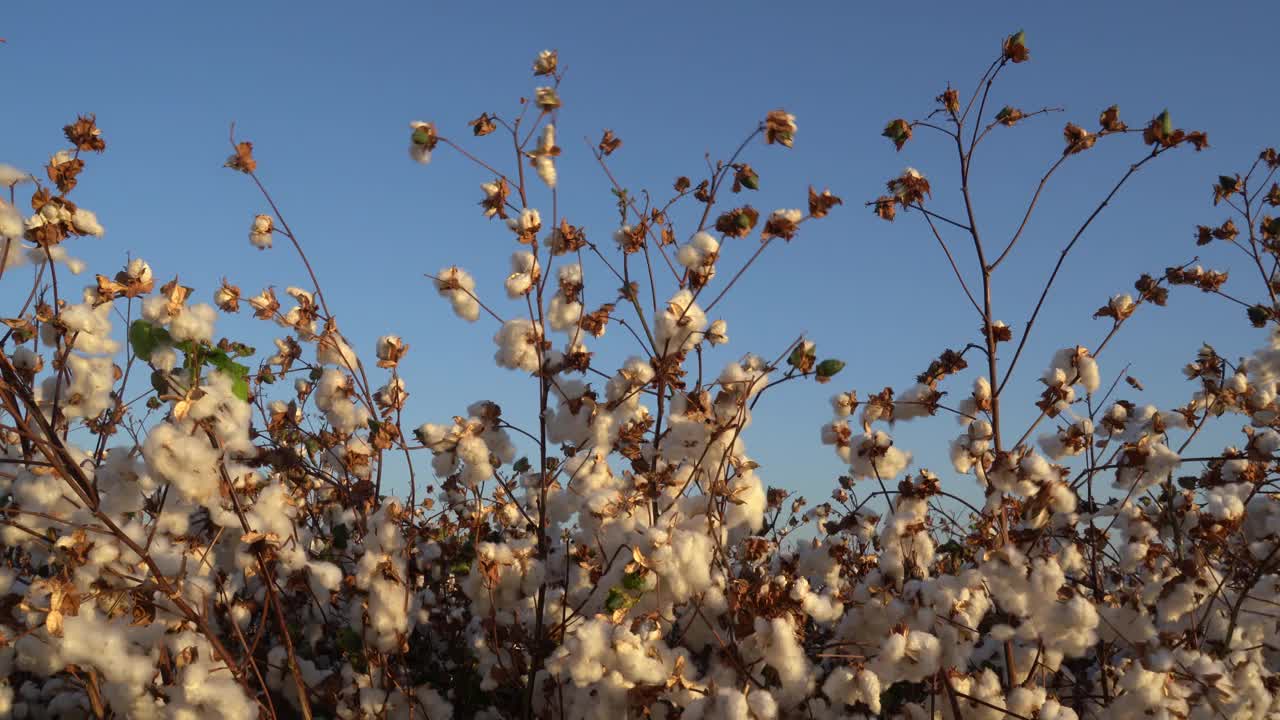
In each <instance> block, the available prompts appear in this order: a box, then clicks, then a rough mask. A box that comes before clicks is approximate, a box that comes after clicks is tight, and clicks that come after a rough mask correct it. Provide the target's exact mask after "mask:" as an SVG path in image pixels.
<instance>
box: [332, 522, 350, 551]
mask: <svg viewBox="0 0 1280 720" xmlns="http://www.w3.org/2000/svg"><path fill="white" fill-rule="evenodd" d="M350 537H351V531H350V530H348V529H347V526H346V525H342V524H338V525H334V526H333V546H334V547H336V548H338V549H339V550H346V549H347V540H348V539H350Z"/></svg>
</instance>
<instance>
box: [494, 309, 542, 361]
mask: <svg viewBox="0 0 1280 720" xmlns="http://www.w3.org/2000/svg"><path fill="white" fill-rule="evenodd" d="M542 341H543V335H542V330H541V328H540V327H539V326H537V325H535V324H534V323H533V322H532V321H530V320H527V319H525V318H516V319H514V320H508V321H507V322H505V323H503V325H502V329H500V330H498V332H497V333H496V334H495V335H494V336H493V342H494V344H495V345H497V346H498V350H497V352H495V353H494V356H493V357H494V360H495V361H497V363H498V367H504V368H509V369H511V370H524V371H526V372H535V371H537V369H538V365H539V362H540V349H541V344H542Z"/></svg>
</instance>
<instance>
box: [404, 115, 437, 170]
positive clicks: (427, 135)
mask: <svg viewBox="0 0 1280 720" xmlns="http://www.w3.org/2000/svg"><path fill="white" fill-rule="evenodd" d="M409 129H410V130H412V131H413V133H412V135H410V138H409V157H410V158H411V159H412V160H413V161H414V162H416V163H418V164H420V165H426V164H427V163H430V162H431V151H432V149H433V148H434V147H435V127H434V126H433V125H432V124H431V123H428V122H422V121H421V120H414V121H413V122H411V123H409Z"/></svg>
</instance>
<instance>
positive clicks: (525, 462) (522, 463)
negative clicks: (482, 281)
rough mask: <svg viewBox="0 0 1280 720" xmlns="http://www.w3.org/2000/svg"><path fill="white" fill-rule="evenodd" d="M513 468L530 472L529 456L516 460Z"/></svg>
mask: <svg viewBox="0 0 1280 720" xmlns="http://www.w3.org/2000/svg"><path fill="white" fill-rule="evenodd" d="M511 469H512V470H515V471H516V472H518V473H522V472H529V458H527V457H522V458H520V459H519V460H516V462H515V464H514V465H512V466H511Z"/></svg>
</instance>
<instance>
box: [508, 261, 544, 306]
mask: <svg viewBox="0 0 1280 720" xmlns="http://www.w3.org/2000/svg"><path fill="white" fill-rule="evenodd" d="M540 275H541V271H540V270H539V268H538V259H537V258H535V257H534V256H533V253H531V252H529V251H528V250H521V251H518V252H515V253H512V255H511V274H510V275H508V276H507V282H506V285H507V297H509V298H512V299H515V298H518V297H522V296H524V295H528V294H529V291H530V290H532V289H533V286H534V285H535V284H536V283H537V282H538V279H539V277H540Z"/></svg>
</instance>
